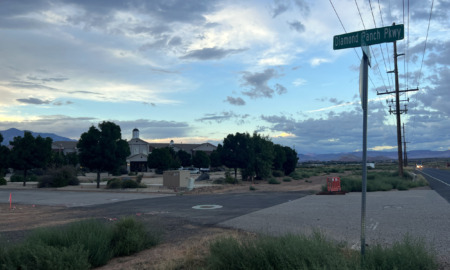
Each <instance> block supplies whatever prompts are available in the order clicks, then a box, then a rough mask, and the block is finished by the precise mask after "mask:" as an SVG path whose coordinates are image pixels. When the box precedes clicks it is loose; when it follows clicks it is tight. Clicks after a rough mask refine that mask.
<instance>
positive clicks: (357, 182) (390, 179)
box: [341, 171, 426, 192]
mask: <svg viewBox="0 0 450 270" xmlns="http://www.w3.org/2000/svg"><path fill="white" fill-rule="evenodd" d="M424 185H426V182H424V181H415V182H413V181H412V180H409V179H408V178H402V177H399V176H398V174H395V173H392V172H389V171H388V172H370V173H369V174H368V175H367V191H389V190H392V189H397V190H408V189H410V188H414V187H418V186H424ZM341 188H342V190H343V191H347V192H360V191H361V189H362V177H361V175H360V174H355V175H352V176H347V177H342V178H341Z"/></svg>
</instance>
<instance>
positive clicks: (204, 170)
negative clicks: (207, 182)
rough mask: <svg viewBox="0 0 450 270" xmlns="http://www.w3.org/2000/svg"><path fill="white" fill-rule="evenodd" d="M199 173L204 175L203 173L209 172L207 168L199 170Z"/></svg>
mask: <svg viewBox="0 0 450 270" xmlns="http://www.w3.org/2000/svg"><path fill="white" fill-rule="evenodd" d="M200 171H201V172H202V173H204V172H209V168H200Z"/></svg>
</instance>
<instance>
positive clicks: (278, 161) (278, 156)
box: [273, 144, 286, 171]
mask: <svg viewBox="0 0 450 270" xmlns="http://www.w3.org/2000/svg"><path fill="white" fill-rule="evenodd" d="M273 152H274V156H273V169H274V170H277V171H284V168H283V165H284V163H285V162H286V153H285V151H284V147H283V146H281V145H279V144H275V145H274V146H273Z"/></svg>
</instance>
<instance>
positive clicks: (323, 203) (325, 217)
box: [220, 190, 450, 262]
mask: <svg viewBox="0 0 450 270" xmlns="http://www.w3.org/2000/svg"><path fill="white" fill-rule="evenodd" d="M220 225H221V226H225V227H232V228H238V229H242V230H246V231H253V232H259V233H265V234H270V235H281V234H286V233H305V234H310V233H311V232H312V231H314V230H319V231H321V232H323V233H324V234H325V235H327V236H329V237H331V238H332V239H336V240H338V241H344V242H346V243H348V244H349V245H350V246H352V247H353V248H355V249H359V248H360V245H361V244H360V236H361V193H348V194H346V195H334V196H317V195H311V196H306V197H304V198H301V199H298V200H294V201H291V202H288V203H284V204H280V205H277V206H274V207H270V208H266V209H263V210H260V211H257V212H253V213H250V214H247V215H244V216H241V217H237V218H234V219H231V220H228V221H225V222H222V223H220ZM406 234H409V235H411V236H413V237H421V238H423V239H424V240H426V242H427V243H429V244H430V245H431V246H432V247H433V248H435V250H436V252H438V254H439V255H440V257H441V260H444V261H447V262H450V204H449V203H448V202H447V201H446V200H445V199H443V198H442V197H441V196H439V195H438V194H437V193H436V192H435V191H433V190H411V191H389V192H371V193H367V216H366V244H368V245H374V244H375V243H380V244H392V243H393V242H395V241H398V240H401V239H402V238H403V237H404V235H406Z"/></svg>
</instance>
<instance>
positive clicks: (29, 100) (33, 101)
mask: <svg viewBox="0 0 450 270" xmlns="http://www.w3.org/2000/svg"><path fill="white" fill-rule="evenodd" d="M16 100H17V101H18V102H20V103H26V104H35V105H42V104H50V102H51V101H50V100H42V99H38V98H18V99H16Z"/></svg>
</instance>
